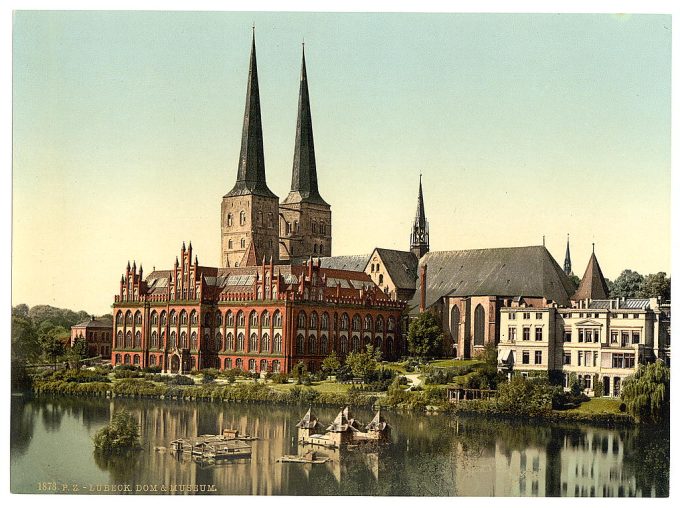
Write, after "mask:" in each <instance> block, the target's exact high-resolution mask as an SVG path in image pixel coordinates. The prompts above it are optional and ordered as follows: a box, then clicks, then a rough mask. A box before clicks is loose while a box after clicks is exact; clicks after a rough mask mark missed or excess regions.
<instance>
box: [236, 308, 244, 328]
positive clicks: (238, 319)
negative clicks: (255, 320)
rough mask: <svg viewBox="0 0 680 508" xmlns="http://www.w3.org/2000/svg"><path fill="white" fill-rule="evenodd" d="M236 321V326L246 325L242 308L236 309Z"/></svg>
mask: <svg viewBox="0 0 680 508" xmlns="http://www.w3.org/2000/svg"><path fill="white" fill-rule="evenodd" d="M236 322H237V323H238V326H246V315H245V314H244V313H243V311H242V310H240V311H238V314H237V315H236Z"/></svg>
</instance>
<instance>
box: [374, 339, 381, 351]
mask: <svg viewBox="0 0 680 508" xmlns="http://www.w3.org/2000/svg"><path fill="white" fill-rule="evenodd" d="M375 348H376V349H380V350H382V338H380V337H376V339H375Z"/></svg>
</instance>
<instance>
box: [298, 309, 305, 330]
mask: <svg viewBox="0 0 680 508" xmlns="http://www.w3.org/2000/svg"><path fill="white" fill-rule="evenodd" d="M306 325H307V315H306V314H305V311H303V310H301V311H300V313H299V314H298V329H303V330H304V329H305V328H306V327H307V326H306Z"/></svg>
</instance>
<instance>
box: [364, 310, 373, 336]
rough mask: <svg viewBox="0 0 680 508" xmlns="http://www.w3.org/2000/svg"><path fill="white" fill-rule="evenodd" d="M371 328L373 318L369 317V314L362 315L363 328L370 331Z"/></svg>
mask: <svg viewBox="0 0 680 508" xmlns="http://www.w3.org/2000/svg"><path fill="white" fill-rule="evenodd" d="M372 328H373V318H372V317H371V315H370V314H368V315H366V316H365V317H364V330H366V331H367V332H370V331H371V329H372Z"/></svg>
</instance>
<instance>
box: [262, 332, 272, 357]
mask: <svg viewBox="0 0 680 508" xmlns="http://www.w3.org/2000/svg"><path fill="white" fill-rule="evenodd" d="M270 345H271V344H270V340H269V334H268V333H263V334H262V352H263V353H269V348H270Z"/></svg>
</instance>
